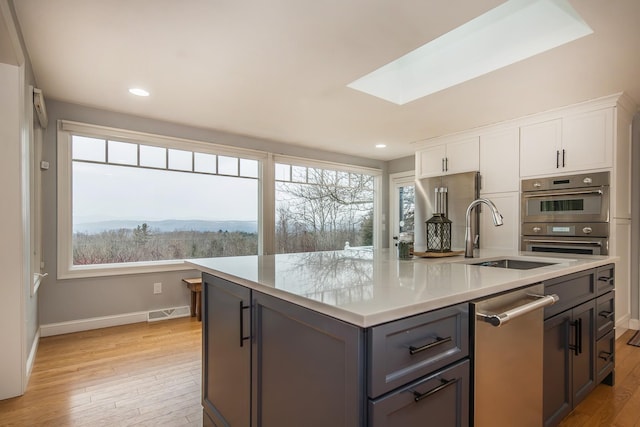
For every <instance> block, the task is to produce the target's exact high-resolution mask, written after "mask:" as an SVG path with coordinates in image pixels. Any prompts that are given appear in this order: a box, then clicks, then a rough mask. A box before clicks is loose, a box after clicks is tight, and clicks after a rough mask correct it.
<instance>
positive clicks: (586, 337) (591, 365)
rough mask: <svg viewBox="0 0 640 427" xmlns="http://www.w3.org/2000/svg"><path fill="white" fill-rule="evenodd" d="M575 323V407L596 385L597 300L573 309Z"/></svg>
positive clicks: (573, 371) (573, 372)
mask: <svg viewBox="0 0 640 427" xmlns="http://www.w3.org/2000/svg"><path fill="white" fill-rule="evenodd" d="M572 314H573V325H574V327H575V328H577V330H576V337H577V338H578V342H577V343H575V345H576V346H577V350H575V351H573V367H572V374H573V386H572V387H573V406H574V407H575V406H576V405H578V403H580V402H581V401H582V399H584V398H585V397H586V396H587V395H588V394H589V392H591V390H593V389H594V388H595V386H596V372H595V366H596V362H595V351H596V350H595V346H596V331H595V318H596V302H595V300H591V301H589V302H587V303H584V304H582V305H579V306H578V307H576V308H574V309H573V313H572Z"/></svg>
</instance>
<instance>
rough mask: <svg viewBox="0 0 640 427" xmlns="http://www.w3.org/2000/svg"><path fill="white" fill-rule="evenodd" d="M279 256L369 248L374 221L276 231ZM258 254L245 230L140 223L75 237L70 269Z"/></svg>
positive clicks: (253, 239) (255, 243)
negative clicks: (165, 228) (167, 227)
mask: <svg viewBox="0 0 640 427" xmlns="http://www.w3.org/2000/svg"><path fill="white" fill-rule="evenodd" d="M276 242H277V249H276V250H277V252H278V253H291V252H308V251H322V250H336V249H343V248H344V246H345V243H346V242H349V244H350V246H370V245H372V244H373V217H372V216H368V217H367V218H365V220H364V222H363V223H361V224H358V225H357V227H351V229H343V230H333V231H325V232H314V231H310V230H306V229H305V228H304V227H278V228H277V229H276ZM257 253H258V234H257V233H248V232H243V231H223V230H218V231H194V230H192V231H184V230H180V231H161V230H159V229H155V228H152V227H150V226H149V225H148V224H147V223H142V224H140V225H138V226H137V227H136V228H134V229H126V228H120V229H117V230H107V231H102V232H100V233H81V232H76V233H74V235H73V263H74V265H90V264H112V263H125V262H139V261H163V260H174V259H192V258H210V257H223V256H238V255H255V254H257Z"/></svg>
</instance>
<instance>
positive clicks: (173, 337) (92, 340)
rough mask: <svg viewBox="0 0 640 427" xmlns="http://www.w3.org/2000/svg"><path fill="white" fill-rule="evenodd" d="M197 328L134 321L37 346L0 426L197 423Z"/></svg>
mask: <svg viewBox="0 0 640 427" xmlns="http://www.w3.org/2000/svg"><path fill="white" fill-rule="evenodd" d="M201 325H202V324H201V322H198V321H196V320H195V318H189V317H187V318H181V319H171V320H164V321H159V322H153V323H136V324H131V325H123V326H117V327H113V328H104V329H97V330H93V331H84V332H78V333H73V334H66V335H58V336H54V337H46V338H42V339H41V340H40V344H39V348H38V354H37V355H36V361H35V364H34V368H33V372H32V375H31V378H30V381H29V385H28V387H27V392H26V393H25V395H24V396H21V397H17V398H13V399H7V400H3V401H0V426H3V427H4V426H55V427H58V426H72V427H78V426H92V427H93V426H110V427H111V426H130V425H140V426H144V425H154V426H155V425H163V424H164V425H171V426H192V425H193V426H195V425H202V406H201V404H200V395H201V383H202V380H201V366H202V363H201V358H202V345H201V340H202V329H201Z"/></svg>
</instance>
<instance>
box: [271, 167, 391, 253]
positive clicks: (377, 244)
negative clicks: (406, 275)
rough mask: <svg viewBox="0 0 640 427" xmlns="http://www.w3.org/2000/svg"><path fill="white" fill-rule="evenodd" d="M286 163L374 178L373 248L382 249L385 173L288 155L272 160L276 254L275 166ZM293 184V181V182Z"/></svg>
mask: <svg viewBox="0 0 640 427" xmlns="http://www.w3.org/2000/svg"><path fill="white" fill-rule="evenodd" d="M276 163H286V164H290V165H291V166H304V167H307V168H318V169H329V170H334V171H339V172H348V173H356V174H367V175H371V176H373V247H374V249H377V248H381V247H382V233H380V225H379V224H380V221H379V218H381V215H382V203H381V189H382V174H383V171H382V170H380V169H375V168H368V167H364V166H355V165H349V164H345V163H336V162H328V161H324V160H312V159H308V158H302V157H294V156H286V155H274V156H273V158H272V165H271V169H272V171H273V179H272V181H273V183H274V185H273V191H274V195H273V198H272V200H273V202H272V203H273V207H272V209H271V210H272V211H273V212H274V218H273V221H271V222H272V223H273V224H274V227H273V233H274V237H273V241H272V244H273V251H274V252H275V180H276V178H275V164H276ZM292 182H293V181H292Z"/></svg>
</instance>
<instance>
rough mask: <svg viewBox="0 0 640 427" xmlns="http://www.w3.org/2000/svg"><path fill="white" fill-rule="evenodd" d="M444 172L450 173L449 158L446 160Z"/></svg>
mask: <svg viewBox="0 0 640 427" xmlns="http://www.w3.org/2000/svg"><path fill="white" fill-rule="evenodd" d="M444 171H445V172H449V158H448V157H445V158H444Z"/></svg>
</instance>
